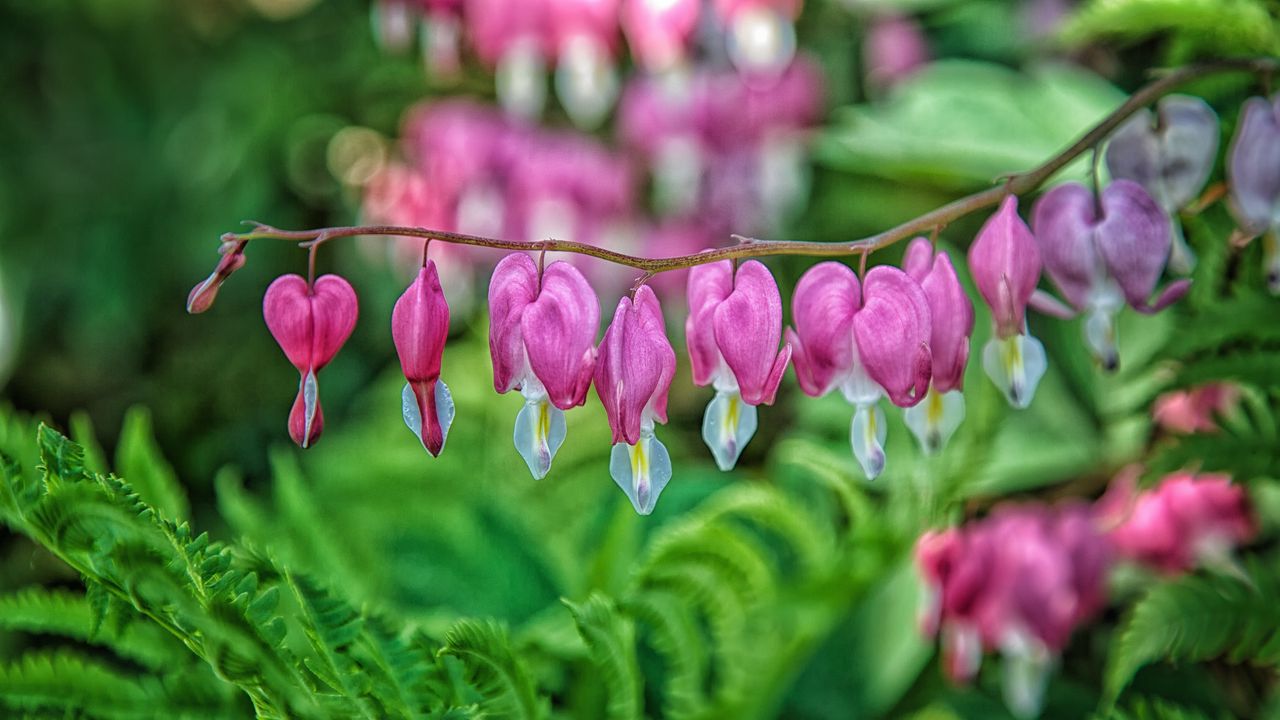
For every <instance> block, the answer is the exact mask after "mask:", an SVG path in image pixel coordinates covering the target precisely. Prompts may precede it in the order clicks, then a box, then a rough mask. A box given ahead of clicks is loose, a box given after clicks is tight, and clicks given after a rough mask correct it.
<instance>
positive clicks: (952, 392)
mask: <svg viewBox="0 0 1280 720" xmlns="http://www.w3.org/2000/svg"><path fill="white" fill-rule="evenodd" d="M902 267H903V270H905V271H906V273H907V274H908V275H910V276H911V277H912V278H913V279H914V280H916V281H917V282H919V283H920V287H921V289H923V290H924V294H925V298H927V299H928V301H929V315H930V319H931V326H932V328H933V330H932V332H931V333H930V339H929V352H930V354H931V356H932V366H933V378H932V381H931V382H930V384H929V392H928V394H927V395H926V396H925V399H924V402H921V403H919V404H918V405H914V406H912V407H909V408H907V409H906V411H905V412H904V413H903V419H904V420H905V421H906V424H907V427H908V428H910V429H911V432H912V433H913V434H914V435H915V436H916V439H917V440H919V441H920V445H921V447H923V448H924V449H925V452H926V453H930V454H932V453H935V452H937V451H939V450H941V449H942V447H943V446H944V445H946V443H947V440H948V439H950V437H951V435H952V434H954V433H955V431H956V429H957V428H959V427H960V423H961V422H963V421H964V396H963V394H962V386H963V385H964V368H965V365H967V364H968V362H969V335H971V334H972V333H973V303H971V302H969V296H968V295H966V294H965V292H964V288H963V287H961V286H960V279H959V278H958V277H956V271H955V268H954V267H952V265H951V258H950V256H948V255H947V254H946V253H945V252H942V253H938V254H937V255H935V254H934V252H933V246H932V245H931V244H930V243H929V241H928V240H925V239H924V238H916V239H915V240H912V241H911V244H910V245H908V246H907V252H906V255H905V256H903V259H902Z"/></svg>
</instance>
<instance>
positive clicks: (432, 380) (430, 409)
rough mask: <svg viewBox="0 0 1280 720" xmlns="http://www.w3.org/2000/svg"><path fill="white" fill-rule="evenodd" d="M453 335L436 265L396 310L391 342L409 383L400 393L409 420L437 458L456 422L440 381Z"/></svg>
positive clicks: (416, 281) (418, 279) (428, 266)
mask: <svg viewBox="0 0 1280 720" xmlns="http://www.w3.org/2000/svg"><path fill="white" fill-rule="evenodd" d="M448 336H449V304H448V302H446V301H445V297H444V290H442V289H441V287H440V276H439V274H438V273H437V271H436V265H435V263H434V262H433V261H431V260H427V262H426V264H425V265H423V267H422V269H421V270H419V271H418V277H416V278H415V279H414V281H413V282H412V283H411V284H410V285H409V287H408V288H407V289H406V290H405V291H404V294H402V295H401V296H400V299H399V300H397V301H396V304H395V307H394V308H393V309H392V311H391V338H392V340H393V341H394V342H395V345H396V354H397V355H398V356H399V357H400V368H401V370H403V371H404V377H405V380H407V381H408V382H407V383H406V384H405V386H404V390H403V391H402V393H401V407H402V409H403V413H404V422H405V424H406V425H408V426H409V429H410V430H412V431H413V434H414V435H416V436H417V437H418V440H420V441H421V442H422V446H423V447H424V448H426V450H427V452H429V453H431V455H432V456H438V455H440V451H441V450H443V449H444V443H445V439H446V438H447V437H448V435H449V426H450V425H452V424H453V416H454V405H453V395H452V394H451V393H450V392H449V387H448V386H447V385H445V384H444V381H443V380H441V379H440V364H441V361H442V359H443V356H444V345H445V340H446V339H447V338H448Z"/></svg>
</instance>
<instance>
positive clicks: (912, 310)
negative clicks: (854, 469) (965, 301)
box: [786, 262, 932, 478]
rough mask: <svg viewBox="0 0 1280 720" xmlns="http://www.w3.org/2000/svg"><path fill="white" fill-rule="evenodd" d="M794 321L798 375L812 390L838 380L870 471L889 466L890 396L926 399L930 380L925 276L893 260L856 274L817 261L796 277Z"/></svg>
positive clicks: (819, 391)
mask: <svg viewBox="0 0 1280 720" xmlns="http://www.w3.org/2000/svg"><path fill="white" fill-rule="evenodd" d="M791 309H792V316H793V319H794V321H795V329H794V330H793V329H791V328H788V329H787V335H786V337H787V342H788V343H789V344H790V345H791V347H792V349H793V353H794V359H795V368H796V379H798V380H799V381H800V389H802V390H804V392H805V393H806V394H808V395H812V396H814V397H820V396H822V395H825V394H827V393H828V392H830V391H831V390H833V389H836V388H839V389H840V391H841V392H842V393H843V394H844V396H845V399H847V400H848V401H849V402H850V403H852V404H853V405H854V406H855V407H856V408H857V410H856V411H855V413H854V416H853V426H852V429H851V435H850V439H851V442H852V445H853V454H854V456H855V457H857V459H858V462H859V464H860V465H862V469H863V471H864V472H866V474H867V477H869V478H875V477H876V476H877V475H879V474H880V472H881V471H882V470H883V469H884V461H885V458H884V439H885V420H884V412H883V411H881V410H880V408H879V407H878V405H877V402H878V401H879V399H880V396H881V395H886V396H888V398H889V400H890V401H891V402H893V404H895V405H897V406H899V407H910V406H912V405H915V404H916V403H918V402H920V401H921V400H923V399H924V396H925V392H926V391H927V390H928V387H929V376H930V373H931V359H930V354H929V340H930V334H931V332H932V325H931V321H930V314H929V300H928V298H927V297H926V296H925V293H924V290H923V289H921V287H920V284H919V283H918V282H916V281H915V280H913V279H912V278H911V277H910V276H909V275H907V274H906V273H904V272H902V271H901V270H898V269H897V268H893V267H888V266H879V267H875V268H872V269H871V271H870V272H868V273H867V277H866V281H865V282H864V283H863V284H862V286H861V287H859V283H858V277H857V275H855V274H854V273H853V271H852V270H850V269H849V268H848V267H847V266H845V265H841V264H840V263H836V262H824V263H819V264H817V265H815V266H813V267H812V268H810V269H809V270H808V272H806V273H805V274H804V275H803V276H802V277H801V278H800V282H799V283H798V284H797V285H796V290H795V295H794V296H793V297H792V299H791Z"/></svg>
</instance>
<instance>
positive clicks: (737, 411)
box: [685, 260, 791, 470]
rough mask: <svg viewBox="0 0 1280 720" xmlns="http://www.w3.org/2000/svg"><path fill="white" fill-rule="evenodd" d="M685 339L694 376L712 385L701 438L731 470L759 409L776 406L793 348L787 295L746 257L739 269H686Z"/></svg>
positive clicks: (716, 266) (721, 264)
mask: <svg viewBox="0 0 1280 720" xmlns="http://www.w3.org/2000/svg"><path fill="white" fill-rule="evenodd" d="M688 294H689V318H688V320H687V321H686V322H685V337H686V340H687V342H688V344H689V360H690V362H691V364H692V365H693V381H694V383H695V384H697V385H701V386H705V385H707V384H711V385H713V386H714V387H715V389H716V395H715V398H713V399H712V400H711V402H710V403H708V405H707V411H706V414H705V415H704V416H703V422H702V439H703V440H704V441H705V442H706V443H707V447H709V448H711V453H712V455H714V456H715V459H716V464H717V465H718V466H719V467H720V469H721V470H731V469H733V466H734V465H735V464H736V463H737V461H738V455H739V454H741V452H742V448H743V447H744V446H746V444H747V443H748V442H750V440H751V437H752V436H753V435H754V434H755V431H756V406H757V405H760V404H764V405H772V404H773V397H774V394H775V393H777V391H778V383H780V382H781V381H782V373H783V372H785V371H786V369H787V363H788V362H789V361H790V359H791V346H790V345H785V346H783V348H782V351H781V352H779V351H778V341H779V340H780V339H781V337H782V296H781V295H780V294H779V293H778V284H777V282H775V281H774V279H773V275H772V274H771V273H770V272H769V269H768V268H766V267H765V266H764V265H762V264H760V263H759V262H757V261H755V260H748V261H747V262H745V263H743V264H742V266H741V267H739V268H738V271H737V274H736V275H735V274H734V270H733V263H732V262H731V261H729V260H724V261H721V262H716V263H709V264H706V265H699V266H697V267H694V268H693V269H691V270H690V271H689V292H688Z"/></svg>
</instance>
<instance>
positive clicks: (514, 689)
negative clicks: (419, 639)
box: [440, 620, 548, 720]
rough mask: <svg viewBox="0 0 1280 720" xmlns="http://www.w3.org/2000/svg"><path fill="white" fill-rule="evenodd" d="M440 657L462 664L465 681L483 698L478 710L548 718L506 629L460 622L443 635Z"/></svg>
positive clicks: (530, 719)
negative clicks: (465, 673) (449, 658)
mask: <svg viewBox="0 0 1280 720" xmlns="http://www.w3.org/2000/svg"><path fill="white" fill-rule="evenodd" d="M440 655H442V656H453V657H456V658H458V659H459V660H461V661H462V662H463V664H464V665H465V666H466V668H467V671H468V673H467V674H468V678H467V679H468V681H469V683H470V684H471V685H472V686H473V687H474V688H475V689H476V691H477V692H479V693H480V695H481V696H482V697H483V698H484V699H483V701H482V702H481V707H483V708H484V709H485V711H486V712H487V713H492V714H494V715H498V716H502V717H516V718H521V719H522V720H535V719H536V718H543V717H546V716H547V714H548V711H547V708H546V707H545V704H544V703H543V702H542V701H541V700H540V699H539V697H538V693H537V689H536V688H535V687H534V684H533V681H532V680H531V679H530V678H529V673H528V671H527V670H526V669H525V667H524V664H523V663H522V662H521V661H520V659H519V657H518V656H517V654H516V653H515V652H514V651H513V650H512V648H511V643H510V640H509V639H508V637H507V631H506V628H504V627H503V626H501V625H499V624H498V623H497V622H495V621H493V620H487V621H482V620H462V621H460V622H458V623H456V624H455V625H454V626H453V627H451V628H450V629H449V630H448V632H446V633H445V638H444V646H443V647H441V648H440Z"/></svg>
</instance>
